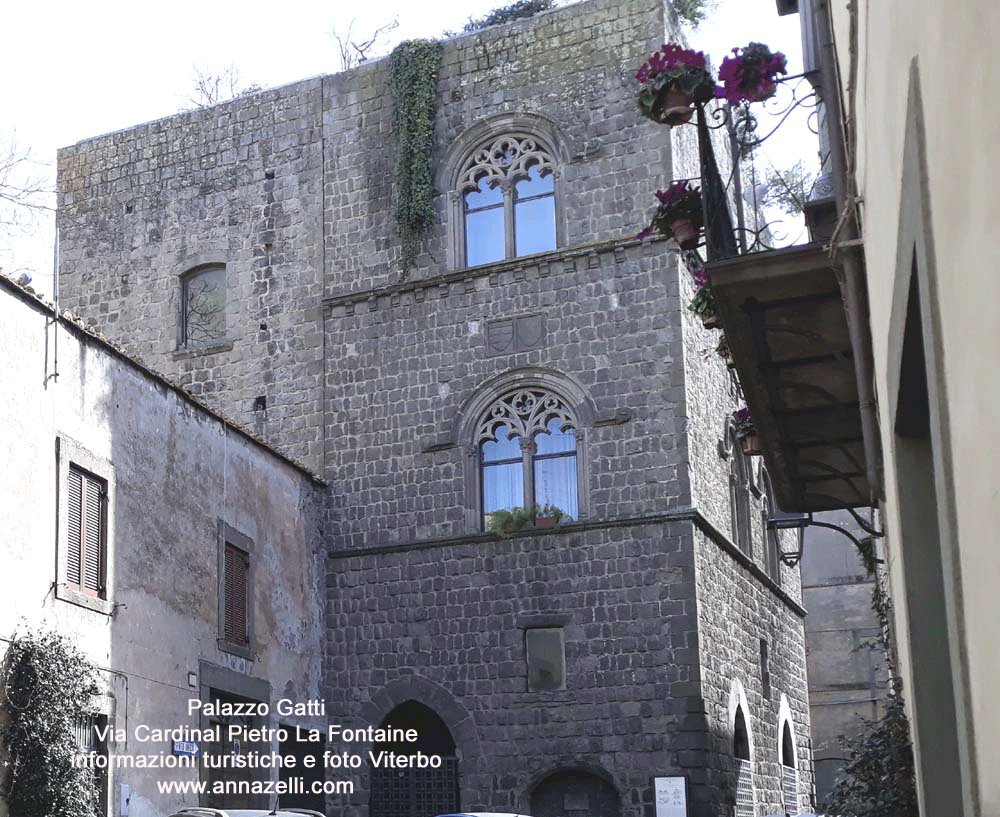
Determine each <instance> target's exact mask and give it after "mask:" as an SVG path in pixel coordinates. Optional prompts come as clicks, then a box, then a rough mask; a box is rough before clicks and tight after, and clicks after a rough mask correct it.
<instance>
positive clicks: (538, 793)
mask: <svg viewBox="0 0 1000 817" xmlns="http://www.w3.org/2000/svg"><path fill="white" fill-rule="evenodd" d="M621 813H622V804H621V798H620V797H619V796H618V792H617V791H616V789H615V787H614V786H612V785H611V784H610V783H608V782H607V781H606V780H602V779H601V778H600V777H598V776H597V775H595V774H591V773H590V772H585V771H582V770H580V769H570V770H567V771H563V772H556V773H555V774H551V775H549V776H548V777H546V778H545V779H544V780H543V781H542V782H541V783H539V784H538V785H537V786H535V789H534V791H532V792H531V815H532V817H621Z"/></svg>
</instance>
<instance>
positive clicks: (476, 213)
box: [458, 133, 556, 267]
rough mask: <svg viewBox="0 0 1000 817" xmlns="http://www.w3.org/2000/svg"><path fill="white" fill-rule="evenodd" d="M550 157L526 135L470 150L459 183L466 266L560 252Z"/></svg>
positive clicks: (510, 135) (506, 137)
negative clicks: (557, 239)
mask: <svg viewBox="0 0 1000 817" xmlns="http://www.w3.org/2000/svg"><path fill="white" fill-rule="evenodd" d="M551 156H552V154H551V151H549V150H548V148H546V147H545V146H544V145H543V144H542V143H541V142H540V141H539V140H538V139H537V138H536V137H534V136H530V135H528V134H525V133H507V134H504V135H502V136H497V137H492V138H490V139H489V140H488V141H486V142H483V143H482V144H480V145H479V147H478V148H476V150H474V151H473V152H472V154H471V155H470V156H469V158H468V159H467V160H466V162H465V164H464V165H463V166H462V171H461V173H460V174H459V181H458V193H459V194H460V196H461V198H462V221H463V225H462V226H463V229H462V231H461V234H462V243H463V248H464V252H463V253H462V256H463V258H464V263H465V265H466V266H469V267H474V266H477V265H479V264H489V263H491V262H493V261H502V260H503V259H505V258H514V257H516V256H521V255H531V254H532V253H538V252H546V251H548V250H554V249H555V248H556V208H555V172H554V171H555V167H554V164H553V161H552V158H551Z"/></svg>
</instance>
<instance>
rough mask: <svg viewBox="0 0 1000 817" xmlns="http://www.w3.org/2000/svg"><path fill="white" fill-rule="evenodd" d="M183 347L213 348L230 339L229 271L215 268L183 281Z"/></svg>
mask: <svg viewBox="0 0 1000 817" xmlns="http://www.w3.org/2000/svg"><path fill="white" fill-rule="evenodd" d="M181 301H182V304H183V309H184V313H183V316H182V322H181V345H182V346H184V347H187V348H197V347H199V346H211V345H213V344H217V343H219V342H221V341H223V340H224V339H225V336H226V268H225V267H224V266H221V265H218V266H211V267H205V268H202V269H196V270H194V271H193V272H189V273H188V274H187V275H185V276H184V277H183V278H182V279H181Z"/></svg>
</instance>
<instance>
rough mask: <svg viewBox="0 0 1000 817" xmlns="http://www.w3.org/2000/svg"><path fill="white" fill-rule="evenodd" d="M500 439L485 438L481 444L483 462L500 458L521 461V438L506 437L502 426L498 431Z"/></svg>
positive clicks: (495, 460)
mask: <svg viewBox="0 0 1000 817" xmlns="http://www.w3.org/2000/svg"><path fill="white" fill-rule="evenodd" d="M499 436H500V437H502V438H503V439H501V440H496V441H494V440H487V441H486V442H484V443H483V445H482V451H483V462H498V461H500V460H517V461H518V462H520V461H521V438H520V437H511V438H510V439H508V438H507V433H506V432H505V431H504V430H503V428H501V429H500V431H499Z"/></svg>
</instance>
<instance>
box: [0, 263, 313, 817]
mask: <svg viewBox="0 0 1000 817" xmlns="http://www.w3.org/2000/svg"><path fill="white" fill-rule="evenodd" d="M0 349H2V350H3V354H2V355H0V382H2V383H3V391H4V397H3V399H2V400H0V428H2V429H3V433H2V434H0V462H3V463H4V467H5V470H6V476H7V479H8V487H7V489H6V490H5V491H4V493H3V495H2V497H0V553H2V554H3V564H4V570H3V571H2V574H0V598H2V599H3V603H2V604H0V634H2V636H3V641H0V661H2V658H3V655H4V654H5V653H6V651H7V645H8V643H9V641H8V638H9V637H11V636H14V637H18V636H24V635H25V634H26V633H32V632H35V633H37V632H39V631H55V632H57V633H59V634H62V635H64V636H66V637H67V638H68V639H69V640H70V641H71V642H72V643H73V644H74V645H75V646H77V647H78V648H79V649H80V650H81V651H82V652H83V654H84V655H85V656H86V658H87V659H88V660H89V661H90V662H91V663H92V664H93V665H94V666H95V667H96V668H97V675H98V678H99V689H98V694H97V695H96V696H95V700H94V706H93V712H92V713H90V714H89V715H87V716H85V717H83V718H81V721H80V722H79V723H78V724H77V735H78V737H79V738H80V739H81V743H80V750H81V752H86V753H89V752H91V751H93V752H94V753H96V754H97V755H100V756H102V757H104V758H106V759H108V761H109V763H110V767H111V768H110V769H108V770H102V771H103V772H104V773H103V774H102V775H98V779H99V780H101V783H100V788H101V795H100V796H101V799H102V800H103V803H102V806H101V811H100V813H101V814H114V815H129V817H160V815H162V814H165V813H166V814H169V813H170V812H172V811H173V810H175V809H177V808H180V807H182V806H194V805H198V804H199V798H198V794H197V792H195V791H188V792H180V791H176V790H175V791H173V792H170V791H165V790H163V787H164V786H172V785H173V784H177V783H197V782H199V781H200V780H202V781H209V782H210V781H214V780H215V779H219V775H218V774H217V773H216V772H215V771H209V770H206V769H204V768H199V767H200V765H201V764H200V763H198V764H196V765H195V766H194V767H193V768H177V767H175V766H173V765H172V764H174V763H176V762H178V760H179V759H181V758H183V755H184V753H185V751H186V750H189V749H190V748H191V747H190V742H189V741H183V740H182V743H183V744H185V745H182V746H178V745H176V744H175V743H174V740H173V737H170V738H169V739H168V738H165V737H163V736H161V735H158V733H157V732H156V731H155V730H173V729H177V728H180V729H184V728H187V729H195V728H206V727H211V726H212V725H213V724H211V723H210V722H209V721H210V719H209V718H207V717H205V716H203V715H201V714H200V709H197V710H195V711H193V712H192V710H191V705H190V703H189V702H190V701H192V700H195V701H198V702H200V703H202V704H204V703H209V702H217V701H231V702H244V703H246V702H255V703H258V704H267V706H268V708H269V710H270V713H269V715H268V716H267V717H264V718H259V717H255V718H251V719H248V721H247V725H248V726H250V727H252V728H260V727H269V728H272V729H277V728H278V727H279V726H282V725H285V726H290V727H294V726H302V727H312V726H314V725H315V726H318V725H320V724H321V722H320V721H319V720H318V719H317V718H315V717H307V716H302V717H299V716H297V715H289V716H288V717H282V716H280V715H279V714H278V713H277V710H278V707H277V704H278V702H279V701H281V700H290V701H294V702H296V703H305V702H308V701H316V700H320V699H321V686H320V684H321V671H322V666H321V654H322V643H323V637H324V632H325V630H324V618H323V606H322V600H321V597H320V596H319V594H318V593H317V588H318V587H319V586H320V584H321V582H322V580H323V554H322V551H321V544H320V539H319V534H320V528H319V513H318V508H319V504H318V500H319V492H320V489H321V486H322V483H321V482H320V481H319V480H318V479H317V478H315V477H313V476H312V475H310V474H309V473H308V472H307V471H305V470H304V469H303V468H302V467H301V466H299V465H297V464H295V463H294V462H293V461H291V460H289V459H287V458H286V457H284V456H282V455H279V454H277V453H276V452H274V451H272V450H271V449H269V448H267V447H266V446H265V445H263V444H262V443H261V442H259V441H258V440H256V439H255V438H253V437H252V436H251V435H249V434H248V433H247V432H245V431H243V430H242V429H240V428H239V427H237V426H235V425H233V424H232V423H230V422H229V421H227V420H225V419H224V418H222V417H221V416H220V415H218V414H216V413H214V412H212V411H211V410H209V409H207V408H206V407H204V406H203V405H201V404H200V403H198V402H197V401H195V400H194V399H193V398H192V397H191V396H190V395H189V394H187V393H186V392H184V391H183V390H181V389H179V388H177V387H175V386H172V385H171V384H169V383H168V382H167V381H165V380H163V379H162V378H160V377H159V376H158V375H156V374H155V373H154V372H152V371H151V370H149V369H147V368H145V367H143V366H141V365H140V364H138V363H136V362H134V361H132V360H130V359H129V358H127V357H126V356H125V355H124V354H123V353H122V352H121V351H119V350H118V349H117V348H116V347H114V346H112V345H111V344H110V343H108V342H107V341H105V340H104V339H103V338H102V337H100V336H99V335H97V334H96V333H95V332H94V331H92V330H90V329H88V328H85V327H84V326H83V325H82V324H81V323H78V322H76V321H74V320H70V319H68V318H66V317H60V318H58V319H56V318H54V313H53V309H52V307H51V306H50V305H47V304H45V303H43V302H41V301H40V300H38V299H37V298H36V297H35V296H34V295H33V294H32V293H30V292H29V291H26V290H24V289H22V288H21V287H19V286H18V285H16V284H15V283H13V282H12V281H10V280H9V279H7V278H4V277H2V276H0ZM81 545H82V547H83V550H82V554H81ZM237 559H238V560H239V562H238V563H237V561H236V560H237ZM238 568H241V572H240V581H236V582H234V581H233V574H234V572H235V571H236V570H237V569H238ZM322 724H323V725H324V726H325V720H324V721H322ZM95 727H96V728H97V730H100V731H96V732H95ZM105 729H110V731H107V732H105V731H103V730H105ZM227 733H228V728H226V729H224V730H223V735H226V734H227ZM268 743H270V744H271V745H270V748H271V749H272V750H274V751H278V750H279V749H280V750H281V751H283V752H288V753H293V752H294V751H295V749H294V748H292V747H290V746H279V743H278V741H276V740H274V741H269V742H268ZM209 748H212V749H213V750H219V751H220V752H233V751H235V752H240V751H244V752H245V751H246V749H247V744H246V743H245V742H244V745H243V747H242V750H241V749H240V747H238V746H237V745H235V744H234V743H233V741H231V740H230V741H228V743H227V744H226V745H225V746H218V747H216V746H212V747H209V746H208V745H207V744H205V743H204V742H203V741H202V742H201V750H202V752H204V750H207V749H209ZM255 748H258V749H263V748H267V747H266V746H260V747H255ZM139 758H159V759H160V760H159V761H158V762H161V763H165V764H167V765H165V766H163V767H154V766H153V765H149V766H147V767H145V768H143V767H141V766H140V765H138V764H139V763H141V762H143V761H140V760H139ZM164 759H166V760H164ZM146 762H148V761H146ZM0 763H2V765H0V770H2V772H3V774H2V778H3V779H2V781H0V782H2V785H3V788H2V791H3V794H4V797H6V795H7V794H8V793H9V788H8V786H10V785H11V783H12V782H13V781H12V779H11V778H12V775H16V774H17V764H16V759H12V758H6V757H5V758H0ZM229 774H230V776H232V771H231V770H230V772H229ZM263 775H264V776H263V778H262V779H264V780H267V779H271V777H270V776H272V775H273V779H274V780H275V781H276V780H277V779H278V772H277V770H267V771H265V772H263ZM233 779H235V778H233ZM320 779H321V778H320ZM321 801H322V798H320V802H321ZM203 802H204V801H203ZM228 802H229V804H230V805H240V804H244V805H246V804H250V803H248V802H242V801H241V800H240V799H238V798H237V799H231V800H229V801H228ZM269 802H270V800H269V799H268V798H263V799H258V800H256V801H253V802H252V805H255V806H259V805H264V804H266V803H269ZM6 808H7V806H6V801H5V799H4V798H0V814H3V815H6V814H7V811H6Z"/></svg>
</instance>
